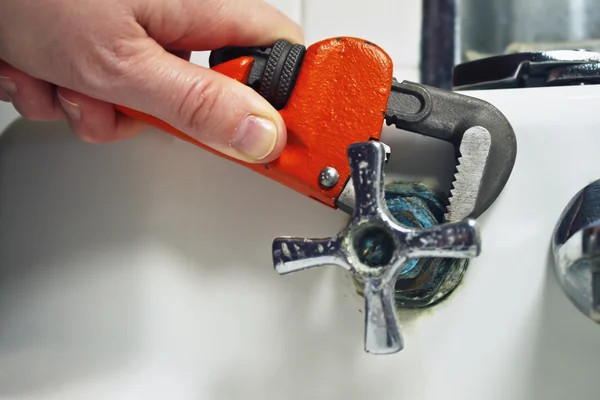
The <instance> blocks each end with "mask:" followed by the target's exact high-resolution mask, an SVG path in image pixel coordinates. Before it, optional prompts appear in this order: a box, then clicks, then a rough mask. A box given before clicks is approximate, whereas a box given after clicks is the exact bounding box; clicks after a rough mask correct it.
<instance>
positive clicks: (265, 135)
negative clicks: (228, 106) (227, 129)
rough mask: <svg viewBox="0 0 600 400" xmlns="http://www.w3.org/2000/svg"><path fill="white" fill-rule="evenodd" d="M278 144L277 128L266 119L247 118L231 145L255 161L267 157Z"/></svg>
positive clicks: (240, 125)
mask: <svg viewBox="0 0 600 400" xmlns="http://www.w3.org/2000/svg"><path fill="white" fill-rule="evenodd" d="M276 143H277V128H276V127H275V124H274V123H273V122H271V121H269V120H268V119H266V118H262V117H257V116H255V115H248V116H246V117H245V118H244V119H243V120H242V122H241V123H240V124H239V125H238V128H237V129H236V131H235V133H234V135H233V138H232V139H231V142H230V145H231V147H233V148H234V149H235V150H237V151H239V152H240V153H242V154H244V155H246V156H247V157H249V158H251V159H253V160H257V161H259V160H262V159H263V158H265V157H267V156H268V155H269V154H271V152H272V151H273V149H274V148H275V144H276Z"/></svg>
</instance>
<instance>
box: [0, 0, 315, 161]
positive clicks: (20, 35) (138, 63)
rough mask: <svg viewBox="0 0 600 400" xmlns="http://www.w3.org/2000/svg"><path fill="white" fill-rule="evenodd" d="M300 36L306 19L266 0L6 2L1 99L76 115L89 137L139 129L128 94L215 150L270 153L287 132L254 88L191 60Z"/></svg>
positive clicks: (53, 114)
mask: <svg viewBox="0 0 600 400" xmlns="http://www.w3.org/2000/svg"><path fill="white" fill-rule="evenodd" d="M277 39H287V40H289V41H292V42H295V43H302V41H303V37H302V32H301V29H300V27H299V26H297V25H296V24H295V23H294V22H292V21H291V20H290V19H288V18H287V17H286V16H284V15H283V14H282V13H280V12H279V11H278V10H277V9H275V8H273V7H271V6H270V5H268V4H266V3H264V2H263V1H261V0H102V1H98V0H77V1H73V0H42V1H40V0H3V1H2V3H1V5H0V87H1V89H0V99H2V100H5V101H11V102H12V103H13V105H14V107H15V108H16V109H17V110H18V111H19V112H20V113H21V114H22V115H23V116H24V117H26V118H29V119H32V120H38V121H48V120H59V119H63V118H66V120H67V121H68V123H69V125H70V127H71V128H72V130H73V131H74V132H75V133H76V134H77V135H78V136H79V137H81V138H82V139H83V140H86V141H89V142H94V143H100V142H110V141H116V140H120V139H124V138H127V137H131V136H133V135H135V134H137V133H139V132H141V130H142V129H143V128H144V126H143V124H142V123H140V122H138V121H135V120H132V119H130V118H128V117H126V116H124V115H122V114H120V113H118V112H116V111H115V109H114V107H113V105H112V104H120V105H123V106H126V107H129V108H133V109H136V110H139V111H142V112H144V113H146V114H150V115H153V116H155V117H157V118H160V119H162V120H164V121H165V122H167V123H169V124H170V125H172V126H174V127H175V128H177V129H179V130H181V131H183V132H185V133H186V134H188V135H190V136H192V137H194V138H195V139H197V140H199V141H200V142H202V143H204V144H206V145H207V146H210V147H212V148H214V149H215V150H217V151H219V152H221V153H223V154H226V155H229V156H231V157H234V158H236V159H240V160H244V161H247V162H268V161H271V160H273V159H275V158H277V157H278V156H279V154H280V153H281V151H282V149H283V147H284V146H285V141H286V130H285V125H284V123H283V121H282V119H281V117H280V115H279V113H278V112H277V111H276V110H275V109H274V108H272V107H271V105H270V104H269V103H268V102H267V101H266V100H264V99H263V98H262V97H261V96H260V95H259V94H258V93H256V92H255V91H254V90H252V89H250V88H248V87H246V86H245V85H243V84H241V83H239V82H236V81H234V80H233V79H230V78H228V77H226V76H224V75H222V74H219V73H217V72H215V71H211V70H210V69H208V68H204V67H200V66H198V65H195V64H192V63H190V62H189V57H190V53H191V51H204V50H214V49H216V48H220V47H223V46H228V45H231V46H268V45H272V44H273V43H274V42H275V41H276V40H277Z"/></svg>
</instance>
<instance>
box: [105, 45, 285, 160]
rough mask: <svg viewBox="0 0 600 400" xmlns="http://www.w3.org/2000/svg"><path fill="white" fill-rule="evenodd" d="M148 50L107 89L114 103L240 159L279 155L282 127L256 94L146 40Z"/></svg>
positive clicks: (263, 158)
mask: <svg viewBox="0 0 600 400" xmlns="http://www.w3.org/2000/svg"><path fill="white" fill-rule="evenodd" d="M146 46H148V49H145V50H139V54H145V58H144V59H141V60H138V61H136V62H135V63H134V64H129V66H128V68H127V70H126V71H123V74H124V75H123V76H122V77H121V78H120V79H118V80H117V79H113V81H112V82H111V85H110V88H107V89H105V90H106V91H107V95H108V94H109V95H110V96H111V97H112V98H114V99H115V100H114V101H113V102H114V103H118V104H120V105H123V106H125V107H129V108H132V109H135V110H138V111H141V112H143V113H146V114H150V115H153V116H155V117H157V118H159V119H161V120H163V121H165V122H167V123H168V124H170V125H172V126H174V127H175V128H177V129H178V130H180V131H183V132H184V133H186V134H188V135H189V136H191V137H193V138H195V139H196V140H198V141H200V142H202V143H204V144H205V145H207V146H209V147H211V148H213V149H215V150H216V151H218V152H220V153H223V154H225V155H228V156H230V157H233V158H236V159H238V160H243V161H246V162H253V163H258V162H261V163H264V162H269V161H272V160H274V159H275V158H277V157H278V156H279V155H280V153H281V151H282V150H283V147H284V146H285V142H286V128H285V124H284V122H283V120H282V118H281V116H280V114H279V113H278V112H277V111H276V110H275V109H274V108H273V107H272V106H271V105H270V104H269V103H268V102H267V101H266V100H265V99H264V98H263V97H261V96H260V95H259V94H258V93H257V92H256V91H254V90H252V89H251V88H249V87H247V86H245V85H243V84H241V83H239V82H237V81H234V80H233V79H230V78H228V77H226V76H225V75H222V74H220V73H218V72H216V71H212V70H210V69H207V68H203V67H200V66H198V65H195V64H192V63H189V62H187V61H185V60H183V59H181V58H179V57H176V56H174V55H173V54H170V53H168V52H166V51H164V50H163V49H162V48H161V47H160V46H159V45H157V44H156V42H154V41H152V40H150V39H148V40H147V42H146ZM107 101H110V99H107Z"/></svg>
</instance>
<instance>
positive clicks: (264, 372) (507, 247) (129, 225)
mask: <svg viewBox="0 0 600 400" xmlns="http://www.w3.org/2000/svg"><path fill="white" fill-rule="evenodd" d="M473 94H474V93H473ZM475 95H477V96H478V97H482V98H484V99H486V100H488V101H491V102H492V103H494V104H495V105H496V106H497V107H498V108H500V109H501V110H502V111H503V112H504V113H505V114H506V115H507V117H508V118H509V119H510V120H511V122H512V123H513V126H514V128H515V131H516V133H517V137H518V146H519V149H518V156H517V163H516V165H515V169H514V172H513V175H512V177H511V179H510V181H509V183H508V185H507V186H506V189H505V190H504V192H503V193H502V194H501V196H500V198H499V199H498V201H497V202H496V203H495V204H494V205H493V206H492V207H491V208H490V209H489V210H488V212H487V213H486V214H485V215H484V216H483V217H482V218H481V219H480V220H479V222H480V225H481V230H482V239H483V253H482V255H481V256H480V257H479V258H477V259H475V260H473V261H472V262H471V264H470V265H471V267H470V268H469V271H468V273H467V275H466V277H465V279H464V281H463V284H462V285H461V286H460V287H459V289H457V290H456V291H455V292H454V293H453V294H452V296H451V297H450V298H449V299H448V300H446V301H445V302H443V303H442V304H441V305H438V306H436V307H434V308H432V309H429V310H426V311H421V312H407V311H402V312H401V313H400V317H401V319H402V321H401V323H402V328H403V333H404V338H405V349H404V350H403V351H402V352H400V353H399V354H396V355H393V356H372V355H368V354H365V353H364V352H363V314H362V309H363V304H362V299H361V298H360V297H359V296H358V295H357V294H356V291H355V288H354V287H353V285H352V283H351V281H350V279H349V278H348V276H346V274H345V273H343V272H341V271H340V270H338V269H336V268H326V269H322V270H310V271H304V272H302V273H298V274H294V275H289V276H285V277H281V276H278V275H277V274H276V273H275V271H274V270H273V266H272V260H271V254H270V249H271V241H272V240H273V238H275V237H277V236H280V235H296V236H313V237H315V236H316V237H321V236H331V235H333V234H335V233H337V232H338V230H339V229H340V228H341V227H343V225H344V223H345V221H346V216H345V214H343V213H341V212H338V211H332V210H329V209H327V208H326V207H323V206H321V205H319V204H317V203H316V202H314V201H312V200H309V199H306V198H303V197H302V196H299V195H297V194H296V193H294V192H292V191H291V190H289V189H287V188H284V187H282V186H280V185H278V184H276V183H274V182H271V181H269V180H267V179H266V178H264V177H262V176H259V175H258V174H255V173H253V172H251V171H249V170H246V169H244V168H243V167H241V166H238V165H235V164H233V163H229V162H227V161H225V160H223V159H220V158H218V157H216V156H214V155H212V154H209V153H207V152H204V151H202V150H200V149H198V148H195V147H193V146H192V145H189V144H187V143H183V142H182V141H179V140H177V139H174V138H172V137H170V136H168V135H166V134H164V133H161V132H150V133H147V134H144V135H142V136H139V137H137V138H135V139H132V140H129V141H126V142H122V143H116V144H110V145H102V146H93V145H88V144H84V143H80V142H79V141H78V140H77V139H76V138H75V137H74V136H73V135H72V134H71V133H70V132H69V131H68V129H67V128H66V126H65V125H64V124H60V123H59V124H47V123H38V124H36V123H31V122H27V121H24V120H18V121H17V122H15V123H14V124H12V125H11V126H9V127H8V128H7V129H6V131H5V132H4V133H3V134H2V136H0V398H2V399H13V398H14V399H17V398H18V399H45V400H52V399H86V400H87V399H109V398H110V399H112V400H120V399H144V400H148V399H166V398H168V399H174V400H188V399H189V400H192V399H194V400H195V399H214V400H221V399H261V400H275V399H276V400H281V399H286V400H288V399H289V400H295V399H298V400H305V399H344V400H351V399H360V400H362V399H365V398H373V399H393V400H396V399H411V400H412V399H419V400H421V399H423V400H425V399H426V400H429V399H459V400H470V399H473V400H482V399H486V400H494V399H498V400H506V399H513V400H521V399H522V400H532V399H544V400H550V399H557V400H558V399H561V400H562V399H565V398H574V399H593V398H598V396H599V395H600V382H598V380H597V371H598V366H599V365H600V327H599V326H597V325H595V324H593V323H592V322H591V321H589V320H588V319H586V318H585V317H584V316H583V315H582V314H580V313H579V312H578V311H577V310H575V309H574V307H573V306H572V305H571V303H569V301H568V300H567V299H566V297H565V296H564V295H563V293H562V291H561V290H560V288H559V287H558V286H557V284H556V281H555V278H554V276H553V271H552V269H551V264H549V260H550V258H549V240H550V235H551V232H552V229H553V228H554V224H555V223H556V220H557V218H558V216H559V214H560V212H561V211H562V209H563V207H564V206H565V205H566V203H567V202H568V201H569V199H570V198H571V197H572V196H573V195H574V194H575V192H577V191H578V190H579V189H580V188H581V187H583V186H584V185H585V184H587V183H589V182H590V181H592V180H594V179H597V178H599V177H600V162H598V161H597V154H598V148H600V147H599V146H600V133H599V132H598V127H599V126H600V112H599V110H600V89H599V88H597V87H576V88H557V89H545V90H524V91H519V92H515V91H503V92H483V93H476V94H475ZM392 132H393V130H392V131H390V130H388V131H387V132H386V135H392V136H393V134H394V133H396V132H393V133H392ZM419 140H421V142H427V140H424V139H418V140H416V142H418V141H419ZM390 141H391V142H394V140H390ZM416 142H408V141H405V142H403V143H404V147H400V145H399V144H398V143H391V144H392V148H393V152H392V160H394V162H393V163H392V165H393V166H395V167H393V168H397V169H399V171H400V173H404V174H405V175H406V174H412V175H419V173H421V172H423V171H425V169H427V168H432V169H433V170H436V171H437V172H436V173H440V172H439V171H442V172H441V173H442V174H444V173H447V172H448V171H449V170H447V167H448V165H447V164H448V161H451V159H444V161H443V162H441V163H440V162H439V160H438V158H437V157H430V158H427V157H426V156H423V157H421V158H420V162H422V164H421V167H418V168H416V170H415V169H413V168H412V165H413V164H412V163H413V162H414V161H415V157H414V156H413V157H412V158H410V157H408V156H409V155H410V154H411V153H413V150H411V147H410V146H413V145H414V143H416ZM428 143H429V144H431V141H429V142H428ZM407 157H408V158H407ZM446 158H447V157H446ZM397 160H399V161H397ZM390 168H392V167H390ZM427 172H431V171H427ZM449 172H450V173H451V172H452V171H449ZM537 193H543V195H538V194H537ZM568 396H570V397H568Z"/></svg>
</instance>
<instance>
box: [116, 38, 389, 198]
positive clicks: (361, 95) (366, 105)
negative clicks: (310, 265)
mask: <svg viewBox="0 0 600 400" xmlns="http://www.w3.org/2000/svg"><path fill="white" fill-rule="evenodd" d="M254 62H255V60H254V59H253V58H252V57H239V58H236V59H234V60H230V61H227V62H224V63H222V64H219V65H216V66H214V67H213V68H212V69H213V70H215V71H217V72H219V73H222V74H224V75H226V76H229V77H231V78H233V79H235V80H237V81H239V82H241V83H244V84H246V83H247V80H248V76H249V74H250V70H251V68H252V64H253V63H254ZM392 80H393V64H392V60H391V59H390V57H389V56H388V54H387V53H385V52H384V51H383V50H382V49H381V48H379V47H378V46H376V45H374V44H373V43H370V42H368V41H365V40H362V39H356V38H348V37H343V38H333V39H327V40H323V41H320V42H317V43H315V44H313V45H311V46H309V47H308V48H307V49H306V53H305V54H304V57H303V60H302V66H301V68H300V70H299V73H298V76H297V79H296V81H295V84H294V87H293V89H292V91H291V94H290V97H289V99H288V101H287V103H286V105H285V106H284V107H283V108H282V109H281V110H279V113H280V114H281V116H282V118H283V120H284V122H285V124H286V127H287V132H288V139H287V144H286V146H285V148H284V150H283V152H282V153H281V156H280V157H279V158H277V159H276V160H274V161H272V162H270V163H268V164H251V163H246V162H242V161H238V160H235V159H232V158H231V157H228V156H224V155H222V154H221V153H218V152H217V151H215V150H213V149H211V148H209V147H207V146H206V145H204V144H202V143H200V142H199V141H197V140H195V139H193V138H192V137H190V136H189V135H187V134H185V133H183V132H181V131H179V130H177V129H175V128H174V127H172V126H171V125H169V124H167V123H165V122H164V121H162V120H160V119H158V118H155V117H153V116H150V115H147V114H143V113H141V112H139V111H136V110H132V109H129V108H126V107H123V106H116V107H117V109H118V110H119V111H120V112H122V113H123V114H126V115H128V116H131V117H133V118H136V119H138V120H141V121H144V122H145V123H147V124H149V125H151V126H154V127H156V128H158V129H161V130H163V131H165V132H168V133H170V134H172V135H174V136H176V137H178V138H180V139H183V140H186V141H188V142H191V143H193V144H195V145H197V146H199V147H202V148H204V149H206V150H208V151H210V152H212V153H214V154H217V155H219V156H221V157H224V158H226V159H229V160H231V161H234V162H236V163H238V164H242V165H244V166H246V167H248V168H251V169H252V170H254V171H256V172H258V173H260V174H262V175H265V176H267V177H269V178H271V179H274V180H275V181H277V182H279V183H281V184H284V185H286V186H288V187H290V188H291V189H293V190H296V191H297V192H300V193H301V194H303V195H306V196H309V197H311V198H313V199H316V200H318V201H320V202H322V203H324V204H326V205H327V206H329V207H333V208H335V207H336V199H337V198H338V196H339V195H340V193H341V192H342V190H343V189H344V186H345V184H346V183H347V181H348V178H349V177H350V168H349V165H348V159H347V148H348V146H349V145H351V144H353V143H357V142H365V141H368V140H378V139H379V138H380V135H381V129H382V126H383V122H384V115H385V111H386V107H387V103H388V97H389V94H390V90H391V86H392ZM326 167H332V168H335V170H337V172H338V174H339V179H338V181H337V183H336V184H335V185H334V186H332V187H330V188H326V187H322V186H321V185H320V184H319V176H320V173H321V171H322V170H323V169H324V168H326Z"/></svg>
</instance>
